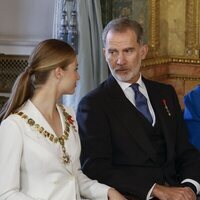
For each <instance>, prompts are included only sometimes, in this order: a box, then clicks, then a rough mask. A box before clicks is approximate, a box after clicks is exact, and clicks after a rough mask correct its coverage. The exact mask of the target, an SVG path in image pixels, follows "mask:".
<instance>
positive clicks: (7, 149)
mask: <svg viewBox="0 0 200 200" xmlns="http://www.w3.org/2000/svg"><path fill="white" fill-rule="evenodd" d="M77 66H78V64H77V60H76V55H75V53H74V51H73V49H72V48H71V46H69V45H68V44H67V43H65V42H63V41H60V40H56V39H49V40H45V41H42V42H41V43H39V44H38V45H37V46H36V48H35V50H34V51H33V53H32V55H31V56H30V58H29V61H28V66H27V68H26V69H25V70H24V72H22V73H21V74H20V75H19V77H18V78H17V80H16V82H15V84H14V86H13V89H12V92H11V96H10V98H9V100H8V102H7V103H6V104H5V106H4V108H3V109H2V111H1V113H0V120H1V121H2V122H1V126H0V160H1V161H0V171H1V176H0V199H6V200H34V199H35V200H36V199H37V200H79V199H81V197H84V198H89V199H92V200H94V199H99V200H104V199H108V198H109V199H111V200H123V199H124V197H123V196H122V195H121V194H120V193H118V192H117V191H116V190H115V189H113V188H110V187H109V186H106V185H103V184H100V183H98V182H97V181H96V180H91V179H89V178H88V177H87V176H85V175H84V174H83V173H82V171H81V169H80V162H79V155H80V151H81V147H80V141H79V135H78V132H77V131H78V127H77V123H76V120H75V115H74V112H73V111H72V110H71V109H70V108H68V107H64V106H62V105H59V104H58V102H59V99H60V98H61V96H62V95H63V94H72V93H73V92H74V90H75V87H76V82H77V81H78V80H79V78H80V77H79V74H78V72H77ZM94 170H95V169H94Z"/></svg>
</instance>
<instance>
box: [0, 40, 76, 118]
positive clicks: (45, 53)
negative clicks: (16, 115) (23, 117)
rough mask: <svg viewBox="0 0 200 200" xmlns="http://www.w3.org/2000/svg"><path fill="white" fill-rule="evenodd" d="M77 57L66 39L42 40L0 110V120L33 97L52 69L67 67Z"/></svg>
mask: <svg viewBox="0 0 200 200" xmlns="http://www.w3.org/2000/svg"><path fill="white" fill-rule="evenodd" d="M75 57H76V55H75V52H74V50H73V48H72V47H71V46H70V45H69V44H67V43H66V42H64V41H61V40H57V39H48V40H44V41H42V42H40V43H39V44H38V45H37V46H36V47H35V49H34V50H33V52H32V54H31V55H30V57H29V59H28V66H27V67H26V68H25V70H24V71H23V72H22V73H21V74H20V75H19V76H18V78H17V79H16V81H15V83H14V85H13V88H12V91H11V95H10V97H9V99H8V101H7V102H6V103H5V105H4V106H3V108H2V110H1V111H0V121H2V120H3V119H5V118H6V117H8V115H10V114H11V113H12V112H14V111H15V110H16V109H17V108H19V107H20V106H21V105H22V104H23V103H24V102H25V101H26V100H28V99H29V98H31V96H32V95H33V92H34V88H36V87H37V86H39V85H42V84H44V83H45V82H46V80H47V79H48V76H49V74H50V71H51V70H53V69H55V68H56V67H60V68H62V69H64V68H66V67H67V66H68V65H69V64H71V63H72V62H73V61H74V59H75Z"/></svg>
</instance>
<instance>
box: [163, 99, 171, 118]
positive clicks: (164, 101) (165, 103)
mask: <svg viewBox="0 0 200 200" xmlns="http://www.w3.org/2000/svg"><path fill="white" fill-rule="evenodd" d="M162 102H163V104H164V107H165V110H166V112H167V114H168V116H170V117H171V113H170V111H169V108H168V106H167V102H166V100H165V99H163V100H162Z"/></svg>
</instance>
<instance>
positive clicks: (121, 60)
mask: <svg viewBox="0 0 200 200" xmlns="http://www.w3.org/2000/svg"><path fill="white" fill-rule="evenodd" d="M125 62H126V59H125V56H124V54H123V53H120V54H119V55H118V57H117V64H118V65H123V64H125Z"/></svg>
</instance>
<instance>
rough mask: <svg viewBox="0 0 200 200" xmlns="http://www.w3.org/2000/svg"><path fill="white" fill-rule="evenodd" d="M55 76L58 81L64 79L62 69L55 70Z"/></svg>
mask: <svg viewBox="0 0 200 200" xmlns="http://www.w3.org/2000/svg"><path fill="white" fill-rule="evenodd" d="M54 74H55V77H56V78H57V79H59V80H60V79H61V78H62V77H63V70H62V69H61V68H60V67H56V68H55V69H54Z"/></svg>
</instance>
